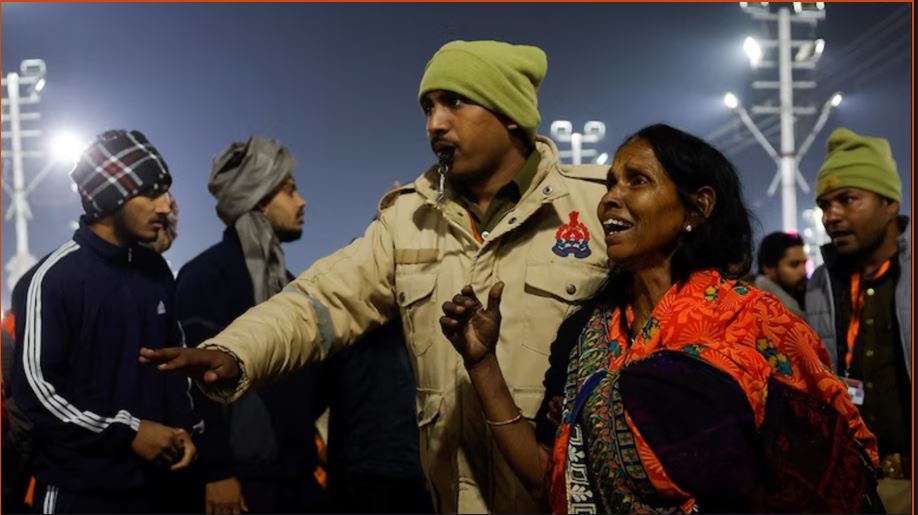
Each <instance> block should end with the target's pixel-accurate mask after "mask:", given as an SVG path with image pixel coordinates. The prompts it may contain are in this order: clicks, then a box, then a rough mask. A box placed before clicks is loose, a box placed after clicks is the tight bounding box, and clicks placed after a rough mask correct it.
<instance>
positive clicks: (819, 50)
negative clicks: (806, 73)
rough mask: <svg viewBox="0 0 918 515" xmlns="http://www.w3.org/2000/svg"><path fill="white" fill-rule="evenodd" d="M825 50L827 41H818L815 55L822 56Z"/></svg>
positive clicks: (820, 39)
mask: <svg viewBox="0 0 918 515" xmlns="http://www.w3.org/2000/svg"><path fill="white" fill-rule="evenodd" d="M825 49H826V40H824V39H822V38H819V39H817V40H816V50H815V55H822V51H823V50H825Z"/></svg>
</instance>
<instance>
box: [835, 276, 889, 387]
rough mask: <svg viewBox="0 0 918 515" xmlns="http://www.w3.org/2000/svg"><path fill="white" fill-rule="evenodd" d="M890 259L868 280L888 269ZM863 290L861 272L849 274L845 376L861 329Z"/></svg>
mask: <svg viewBox="0 0 918 515" xmlns="http://www.w3.org/2000/svg"><path fill="white" fill-rule="evenodd" d="M891 263H892V260H890V259H887V260H886V261H884V262H883V264H882V265H880V268H878V269H877V271H876V272H874V273H873V274H872V275H871V276H870V277H869V280H871V281H876V280H877V279H879V278H880V277H883V275H884V274H885V273H886V272H888V271H889V267H890V265H891ZM865 300H866V294H865V292H863V291H861V273H860V272H855V273H853V274H851V318H850V320H849V321H848V352H847V353H845V377H848V374H849V373H850V372H851V362H852V361H854V342H855V341H856V340H857V334H858V333H859V332H860V330H861V311H863V310H864V301H865Z"/></svg>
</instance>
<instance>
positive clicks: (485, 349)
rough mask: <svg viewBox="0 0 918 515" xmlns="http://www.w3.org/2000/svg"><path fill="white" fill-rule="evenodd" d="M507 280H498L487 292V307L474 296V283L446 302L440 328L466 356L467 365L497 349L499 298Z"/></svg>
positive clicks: (469, 365) (475, 362) (476, 361)
mask: <svg viewBox="0 0 918 515" xmlns="http://www.w3.org/2000/svg"><path fill="white" fill-rule="evenodd" d="M503 291H504V283H502V282H499V283H497V284H495V285H494V286H492V287H491V291H489V292H488V307H487V308H484V307H483V306H482V305H481V302H479V300H478V297H476V296H475V291H474V290H472V287H471V286H466V287H465V288H462V291H461V292H460V293H459V294H458V295H456V296H455V297H453V300H452V301H449V302H444V303H443V314H444V316H443V317H441V318H440V328H441V329H442V330H443V335H444V336H446V338H447V339H448V340H449V341H450V342H451V343H452V344H453V347H455V348H456V350H457V351H458V352H459V354H461V355H462V358H463V359H464V360H465V367H466V368H467V369H471V368H472V367H474V366H475V365H476V364H478V363H479V362H480V361H481V360H482V359H484V358H485V357H487V356H488V355H490V354H493V353H494V348H495V346H497V337H498V335H499V334H500V320H501V316H500V298H501V295H502V294H503Z"/></svg>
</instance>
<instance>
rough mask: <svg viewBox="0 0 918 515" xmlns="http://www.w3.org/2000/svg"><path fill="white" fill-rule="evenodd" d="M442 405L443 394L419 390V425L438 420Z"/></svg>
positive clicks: (422, 425)
mask: <svg viewBox="0 0 918 515" xmlns="http://www.w3.org/2000/svg"><path fill="white" fill-rule="evenodd" d="M442 405H443V395H442V394H439V393H432V392H424V391H420V390H419V391H418V397H417V410H418V427H424V426H426V425H428V424H432V423H433V422H434V421H435V420H437V417H438V416H439V415H440V409H441V407H442Z"/></svg>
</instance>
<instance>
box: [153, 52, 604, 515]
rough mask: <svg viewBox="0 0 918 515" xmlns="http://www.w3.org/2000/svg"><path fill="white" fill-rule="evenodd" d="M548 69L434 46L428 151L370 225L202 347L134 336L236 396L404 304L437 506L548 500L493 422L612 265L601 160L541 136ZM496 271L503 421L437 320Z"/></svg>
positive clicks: (536, 56) (500, 507)
mask: <svg viewBox="0 0 918 515" xmlns="http://www.w3.org/2000/svg"><path fill="white" fill-rule="evenodd" d="M546 71H547V58H546V56H545V54H544V52H542V51H541V50H540V49H538V48H535V47H531V46H520V45H511V44H508V43H502V42H496V41H470V42H465V41H453V42H451V43H448V44H446V45H444V46H443V47H442V48H440V50H439V51H438V52H437V53H436V54H435V55H434V56H433V57H432V58H431V59H430V61H429V62H428V63H427V66H426V68H425V70H424V75H423V78H422V79H421V86H420V90H419V91H418V99H419V101H420V104H421V108H422V110H423V112H424V114H425V115H426V119H427V135H428V139H429V142H430V145H431V149H432V150H433V154H434V156H436V161H437V163H436V164H435V165H433V166H431V167H430V168H429V169H428V170H427V171H426V172H424V173H423V174H422V175H421V176H420V177H418V179H417V180H416V181H414V182H413V183H412V184H409V185H407V186H404V187H401V188H397V189H395V190H393V191H391V192H389V193H388V194H386V195H385V196H384V197H383V199H382V201H381V202H380V205H379V215H378V219H377V220H375V221H374V222H373V223H371V224H370V226H369V227H368V228H367V231H366V234H365V235H364V237H362V238H359V239H357V240H355V241H354V242H352V243H351V244H350V245H349V246H347V247H345V248H344V249H341V250H339V251H337V252H335V253H333V254H332V255H331V256H329V257H327V258H324V259H321V260H319V261H318V262H316V263H315V264H314V265H313V266H312V267H310V268H309V269H308V270H307V271H306V272H304V273H303V274H301V275H300V276H299V277H298V278H296V279H295V280H294V281H293V282H292V283H291V284H290V285H289V286H288V287H287V288H285V289H284V291H282V292H281V293H279V294H277V295H275V296H273V297H272V298H270V299H268V300H267V301H266V302H264V303H262V304H261V305H259V306H256V307H255V308H253V309H251V310H249V311H248V312H247V313H246V314H244V315H243V316H241V317H239V318H238V319H236V321H235V322H233V323H232V324H231V325H230V326H229V327H228V328H227V329H226V330H224V331H223V332H222V333H220V334H218V335H217V336H215V337H214V338H212V339H209V340H207V341H205V342H204V343H203V344H202V345H201V347H200V348H198V349H189V350H182V349H171V350H167V351H165V352H163V351H156V352H153V351H147V350H143V351H142V359H143V360H146V361H149V362H154V363H160V369H162V370H177V369H181V370H183V371H185V373H188V374H190V375H193V376H194V377H196V378H197V379H198V382H199V384H202V385H204V389H205V390H206V391H207V392H208V393H209V394H210V395H211V396H213V397H214V398H222V399H224V400H225V401H232V400H234V399H236V398H238V397H239V396H240V395H241V394H242V393H243V392H244V391H245V390H247V389H248V388H249V387H250V386H251V385H252V384H253V383H258V382H261V381H264V380H266V379H268V378H269V377H275V376H278V375H280V374H284V373H287V372H289V371H291V370H294V369H296V368H298V367H301V366H303V365H305V364H307V363H310V362H313V361H316V360H320V359H323V358H324V357H325V356H327V355H328V354H329V353H332V352H334V351H335V350H337V349H339V348H341V347H342V346H345V345H350V344H351V343H353V342H354V341H356V340H358V339H359V338H360V337H361V336H362V335H364V334H365V333H367V332H368V331H370V330H371V329H373V328H375V327H378V326H380V325H382V324H385V323H386V322H387V321H389V320H391V319H393V318H395V317H396V316H401V320H402V324H403V328H404V332H405V337H406V341H407V345H408V348H409V352H410V356H411V359H412V365H413V368H414V371H415V375H416V379H417V417H418V418H417V420H418V426H419V429H420V451H421V462H422V465H423V467H424V470H425V473H426V475H427V478H428V484H429V486H430V490H431V495H432V498H433V502H434V506H435V507H436V509H437V510H438V511H440V512H463V513H487V512H524V513H535V512H538V511H542V510H543V509H544V508H545V507H543V506H539V505H538V504H537V503H536V502H535V501H534V500H533V498H532V497H531V496H530V493H529V492H528V491H527V490H526V488H525V487H524V486H523V485H522V483H521V482H520V481H519V479H517V477H516V475H515V474H514V473H513V471H512V470H511V469H510V467H509V466H508V465H507V463H506V462H505V461H504V459H503V457H502V456H501V453H500V451H499V450H498V449H497V448H496V447H495V445H494V443H493V442H492V440H491V439H490V438H489V437H488V431H489V429H488V427H489V424H491V425H493V424H495V423H496V424H504V423H508V424H509V423H529V422H528V421H531V420H532V419H534V417H535V416H536V413H537V411H538V409H539V407H540V404H541V402H542V398H543V395H544V387H543V384H542V381H543V377H544V374H545V371H546V370H547V369H548V356H549V350H550V349H549V348H550V344H551V342H552V340H553V339H554V337H555V334H556V332H557V329H558V327H559V326H560V324H561V322H562V321H564V319H565V318H567V317H568V316H570V315H571V314H573V313H574V312H575V311H576V310H577V309H578V308H579V306H580V304H581V303H582V301H583V300H585V299H587V298H589V297H590V296H592V295H593V294H594V293H596V292H597V290H598V289H599V288H601V287H602V285H603V284H604V283H605V279H606V277H607V275H608V262H607V260H606V258H605V252H602V251H601V249H602V245H603V242H602V238H601V237H600V235H602V234H603V231H602V227H601V226H600V224H599V221H598V220H597V219H596V217H595V216H594V215H593V213H595V210H596V206H597V205H598V203H599V199H600V198H601V196H602V195H603V194H604V193H605V186H604V180H605V176H606V172H607V167H604V166H597V165H586V166H566V165H562V164H560V163H559V160H558V150H557V148H556V147H555V145H554V144H553V143H552V142H551V141H550V140H549V139H547V138H545V137H542V136H538V135H537V129H538V127H539V122H540V116H539V111H538V101H537V95H536V92H537V90H538V87H539V85H540V83H541V82H542V79H543V78H544V77H545V73H546ZM597 245H599V247H597ZM498 281H503V282H504V283H505V289H504V293H503V307H502V313H503V318H504V327H505V329H506V330H505V331H502V332H501V337H502V338H504V339H505V340H506V341H504V342H502V343H501V344H500V345H499V347H498V348H499V349H500V350H499V351H498V354H499V357H500V360H501V365H502V366H503V367H504V370H505V375H506V378H507V382H508V384H509V386H510V389H511V391H512V393H513V396H514V399H515V401H516V403H517V406H518V407H519V408H520V416H519V417H516V418H514V419H512V420H509V421H487V420H485V418H484V416H483V415H482V412H481V409H480V407H479V404H478V400H477V397H476V395H475V391H474V389H473V388H472V385H471V384H470V382H469V379H468V375H467V373H466V371H465V367H464V366H463V364H462V359H461V357H460V356H459V354H458V353H456V352H455V350H454V349H453V347H452V345H451V344H450V343H449V341H448V340H447V339H446V338H445V337H444V336H443V334H442V332H441V330H440V326H439V319H440V316H441V315H442V312H441V306H442V305H443V303H444V302H446V301H449V300H451V299H452V298H453V296H454V295H455V294H456V293H457V292H459V291H460V290H461V289H462V288H463V287H464V286H465V285H468V284H471V285H472V287H473V288H474V290H475V291H476V293H477V294H478V295H485V294H486V293H487V291H488V290H489V289H490V287H491V286H492V285H493V284H494V283H496V282H498ZM510 342H513V343H510ZM518 342H523V343H522V344H520V343H518Z"/></svg>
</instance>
